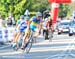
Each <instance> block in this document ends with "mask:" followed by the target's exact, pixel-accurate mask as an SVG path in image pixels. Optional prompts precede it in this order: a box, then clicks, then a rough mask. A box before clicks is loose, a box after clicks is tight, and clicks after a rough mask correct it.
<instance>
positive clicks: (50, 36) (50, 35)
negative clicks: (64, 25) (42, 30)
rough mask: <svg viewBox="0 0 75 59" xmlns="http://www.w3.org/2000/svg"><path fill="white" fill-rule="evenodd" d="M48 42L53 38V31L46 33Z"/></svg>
mask: <svg viewBox="0 0 75 59" xmlns="http://www.w3.org/2000/svg"><path fill="white" fill-rule="evenodd" d="M48 37H49V41H52V38H53V31H52V30H51V29H50V30H49V33H48Z"/></svg>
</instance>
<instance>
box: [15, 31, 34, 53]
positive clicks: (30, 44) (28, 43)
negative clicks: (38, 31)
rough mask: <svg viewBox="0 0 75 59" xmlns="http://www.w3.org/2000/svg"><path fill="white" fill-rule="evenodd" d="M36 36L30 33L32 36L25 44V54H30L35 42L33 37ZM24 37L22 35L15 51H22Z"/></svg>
mask: <svg viewBox="0 0 75 59" xmlns="http://www.w3.org/2000/svg"><path fill="white" fill-rule="evenodd" d="M33 35H34V31H32V30H31V31H30V34H29V35H28V42H27V43H26V44H25V47H24V49H23V52H24V51H25V52H26V53H29V51H30V49H31V47H32V44H33V42H34V40H35V38H34V37H33ZM23 36H24V33H22V35H21V37H20V39H19V41H18V45H16V47H15V48H14V50H15V51H17V50H18V49H21V46H22V42H23Z"/></svg>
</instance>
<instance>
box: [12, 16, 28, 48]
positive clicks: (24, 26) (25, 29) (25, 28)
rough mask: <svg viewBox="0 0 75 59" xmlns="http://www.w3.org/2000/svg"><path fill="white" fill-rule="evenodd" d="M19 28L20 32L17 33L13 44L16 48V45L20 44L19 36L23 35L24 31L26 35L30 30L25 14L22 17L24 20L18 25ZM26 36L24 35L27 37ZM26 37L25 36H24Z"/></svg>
mask: <svg viewBox="0 0 75 59" xmlns="http://www.w3.org/2000/svg"><path fill="white" fill-rule="evenodd" d="M17 28H18V33H17V34H16V36H15V37H14V44H13V48H15V47H16V46H18V39H19V37H20V36H21V35H22V33H25V36H26V34H27V32H28V19H26V18H25V17H24V16H23V17H22V20H21V21H20V23H19V24H18V26H17ZM25 36H24V37H25ZM23 39H25V38H23Z"/></svg>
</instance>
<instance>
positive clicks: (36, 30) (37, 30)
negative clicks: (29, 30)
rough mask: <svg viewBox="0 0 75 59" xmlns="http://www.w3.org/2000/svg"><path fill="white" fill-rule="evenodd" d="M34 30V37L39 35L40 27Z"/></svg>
mask: <svg viewBox="0 0 75 59" xmlns="http://www.w3.org/2000/svg"><path fill="white" fill-rule="evenodd" d="M34 31H35V33H34V37H38V36H39V34H40V33H39V29H38V28H34Z"/></svg>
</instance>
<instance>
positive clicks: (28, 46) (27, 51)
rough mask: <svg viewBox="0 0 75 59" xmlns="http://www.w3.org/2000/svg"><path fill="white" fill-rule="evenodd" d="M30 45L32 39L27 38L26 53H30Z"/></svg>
mask: <svg viewBox="0 0 75 59" xmlns="http://www.w3.org/2000/svg"><path fill="white" fill-rule="evenodd" d="M32 43H33V38H32V36H30V37H29V40H28V43H27V44H26V45H27V46H26V49H25V50H26V53H29V51H30V49H31V47H32Z"/></svg>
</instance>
